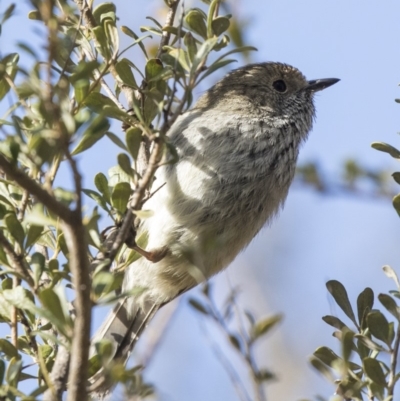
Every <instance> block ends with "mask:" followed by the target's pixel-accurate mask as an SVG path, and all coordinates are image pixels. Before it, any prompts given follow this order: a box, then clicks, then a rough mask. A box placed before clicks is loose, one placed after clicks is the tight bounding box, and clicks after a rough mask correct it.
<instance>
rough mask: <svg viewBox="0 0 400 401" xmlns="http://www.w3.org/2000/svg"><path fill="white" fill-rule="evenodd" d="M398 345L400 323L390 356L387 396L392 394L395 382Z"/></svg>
mask: <svg viewBox="0 0 400 401" xmlns="http://www.w3.org/2000/svg"><path fill="white" fill-rule="evenodd" d="M399 347H400V323H398V325H397V332H396V340H395V342H394V346H393V350H392V355H391V357H390V373H389V382H388V391H387V395H388V397H390V396H392V397H393V394H394V386H395V384H396V368H397V358H398V354H399Z"/></svg>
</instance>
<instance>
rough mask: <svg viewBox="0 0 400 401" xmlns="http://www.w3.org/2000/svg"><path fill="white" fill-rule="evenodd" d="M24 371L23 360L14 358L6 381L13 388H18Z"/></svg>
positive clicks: (7, 372)
mask: <svg viewBox="0 0 400 401" xmlns="http://www.w3.org/2000/svg"><path fill="white" fill-rule="evenodd" d="M21 371H22V359H19V358H18V359H17V358H12V359H11V361H10V363H9V364H8V367H7V371H6V381H7V383H8V384H9V385H10V386H12V387H18V382H19V378H20V375H21Z"/></svg>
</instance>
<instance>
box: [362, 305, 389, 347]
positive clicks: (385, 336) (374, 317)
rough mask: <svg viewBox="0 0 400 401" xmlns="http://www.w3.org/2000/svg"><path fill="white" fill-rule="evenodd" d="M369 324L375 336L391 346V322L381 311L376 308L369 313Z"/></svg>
mask: <svg viewBox="0 0 400 401" xmlns="http://www.w3.org/2000/svg"><path fill="white" fill-rule="evenodd" d="M367 325H368V328H369V331H370V332H371V334H372V335H373V336H375V337H376V338H377V339H379V340H381V341H383V342H384V343H386V344H387V345H388V346H390V341H389V323H388V321H387V320H386V318H385V316H384V315H383V314H382V313H381V312H379V311H375V310H374V311H372V312H370V313H368V315H367Z"/></svg>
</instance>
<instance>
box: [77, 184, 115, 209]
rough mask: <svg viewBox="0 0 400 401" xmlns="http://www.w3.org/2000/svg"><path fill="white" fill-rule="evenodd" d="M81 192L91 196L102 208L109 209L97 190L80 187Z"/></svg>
mask: <svg viewBox="0 0 400 401" xmlns="http://www.w3.org/2000/svg"><path fill="white" fill-rule="evenodd" d="M82 192H83V193H84V194H85V195H87V196H89V198H92V199H93V200H94V201H95V202H96V203H97V204H98V205H99V206H100V207H101V208H102V209H104V210H107V211H109V209H108V207H107V202H106V200H105V199H104V197H103V196H102V195H100V194H99V193H98V192H96V191H93V190H91V189H82Z"/></svg>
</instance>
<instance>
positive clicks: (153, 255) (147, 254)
mask: <svg viewBox="0 0 400 401" xmlns="http://www.w3.org/2000/svg"><path fill="white" fill-rule="evenodd" d="M133 249H134V250H135V251H136V252H137V253H138V254H139V255H142V256H143V257H144V258H146V259H147V260H149V261H150V262H153V263H157V262H159V261H160V260H162V259H164V258H165V256H166V255H167V253H168V247H166V246H164V247H162V248H159V249H155V250H153V251H146V250H145V249H142V248H140V246H138V245H135V246H134V247H133Z"/></svg>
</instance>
